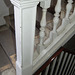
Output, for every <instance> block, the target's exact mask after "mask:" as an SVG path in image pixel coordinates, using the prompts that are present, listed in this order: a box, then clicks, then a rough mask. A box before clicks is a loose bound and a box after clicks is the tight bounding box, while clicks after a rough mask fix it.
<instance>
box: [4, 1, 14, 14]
mask: <svg viewBox="0 0 75 75" xmlns="http://www.w3.org/2000/svg"><path fill="white" fill-rule="evenodd" d="M4 3H5V4H6V6H7V7H8V8H9V14H13V13H14V8H13V5H12V4H11V2H10V0H4Z"/></svg>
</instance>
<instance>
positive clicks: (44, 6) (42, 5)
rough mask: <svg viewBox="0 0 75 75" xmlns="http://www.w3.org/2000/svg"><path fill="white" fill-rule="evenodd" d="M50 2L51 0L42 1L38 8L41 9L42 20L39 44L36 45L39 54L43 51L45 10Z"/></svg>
mask: <svg viewBox="0 0 75 75" xmlns="http://www.w3.org/2000/svg"><path fill="white" fill-rule="evenodd" d="M50 2H51V0H47V1H43V2H41V4H40V6H41V7H42V19H41V22H40V26H41V28H40V34H39V36H40V43H39V45H38V48H39V49H38V50H40V51H38V52H39V53H40V52H41V51H42V50H43V49H44V44H43V43H44V37H45V26H46V13H47V9H48V8H49V7H50Z"/></svg>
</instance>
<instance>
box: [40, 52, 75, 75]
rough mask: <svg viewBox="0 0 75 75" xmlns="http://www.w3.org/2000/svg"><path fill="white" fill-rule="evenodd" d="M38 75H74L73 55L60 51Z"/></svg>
mask: <svg viewBox="0 0 75 75" xmlns="http://www.w3.org/2000/svg"><path fill="white" fill-rule="evenodd" d="M39 75H75V55H73V54H71V53H68V52H64V51H62V52H61V53H60V55H59V56H57V57H56V58H55V59H54V60H53V61H52V62H51V63H50V64H49V65H48V66H47V67H46V68H45V69H44V70H43V71H42V72H41V73H40V74H39Z"/></svg>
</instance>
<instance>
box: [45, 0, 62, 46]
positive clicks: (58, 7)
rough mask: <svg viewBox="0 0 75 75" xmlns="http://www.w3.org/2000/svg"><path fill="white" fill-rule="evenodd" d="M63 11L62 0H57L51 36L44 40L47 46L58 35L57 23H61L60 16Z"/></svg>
mask: <svg viewBox="0 0 75 75" xmlns="http://www.w3.org/2000/svg"><path fill="white" fill-rule="evenodd" d="M60 11H61V0H58V1H57V4H56V7H55V14H54V16H55V17H54V19H53V31H51V32H50V35H49V38H48V39H47V40H46V41H45V42H44V44H45V46H48V45H49V44H50V43H51V42H52V41H53V40H54V39H55V38H56V37H57V25H58V23H59V16H60V14H59V13H60Z"/></svg>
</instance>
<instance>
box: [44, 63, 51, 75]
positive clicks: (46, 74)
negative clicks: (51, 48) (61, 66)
mask: <svg viewBox="0 0 75 75" xmlns="http://www.w3.org/2000/svg"><path fill="white" fill-rule="evenodd" d="M49 67H50V64H49V65H48V66H47V68H46V72H45V75H48V70H49Z"/></svg>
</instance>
